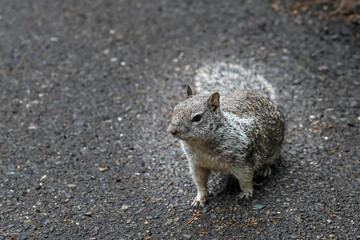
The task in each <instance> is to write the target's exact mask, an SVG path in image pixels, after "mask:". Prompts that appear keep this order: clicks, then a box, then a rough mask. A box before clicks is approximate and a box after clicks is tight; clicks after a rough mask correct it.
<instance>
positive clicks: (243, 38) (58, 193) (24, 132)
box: [0, 0, 360, 239]
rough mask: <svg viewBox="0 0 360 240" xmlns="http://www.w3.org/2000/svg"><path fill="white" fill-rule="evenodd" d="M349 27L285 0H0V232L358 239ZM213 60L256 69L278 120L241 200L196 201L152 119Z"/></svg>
mask: <svg viewBox="0 0 360 240" xmlns="http://www.w3.org/2000/svg"><path fill="white" fill-rule="evenodd" d="M274 4H275V5H274ZM359 32H360V31H359V28H358V26H357V25H354V24H346V23H345V22H341V21H334V20H331V19H319V18H318V17H317V15H316V14H311V12H310V14H308V13H307V12H301V11H300V12H299V14H291V13H289V12H288V11H287V9H286V2H282V3H275V2H273V1H261V0H254V1H250V0H249V1H245V0H242V1H175V0H172V1H170V0H162V1H140V0H124V1H113V0H104V1H87V2H85V1H40V0H39V1H35V0H27V1H25V0H24V1H19V0H3V1H1V2H0V239H44V238H48V239H360V223H359V221H360V217H359V210H360V209H359V199H360V196H359V195H360V194H359V192H360V148H359V145H360V144H359V143H360V138H359V125H360V94H359V92H360V91H359V89H360V86H359V85H360V79H359V76H360V43H359V39H358V38H357V37H356V36H357V33H359ZM214 61H220V62H229V63H246V65H247V66H252V65H256V66H260V68H261V73H262V74H263V75H264V77H265V78H266V79H267V80H268V81H269V82H270V83H271V84H272V85H273V87H274V88H275V90H276V96H277V99H276V101H277V103H278V104H279V105H280V106H281V108H282V110H283V112H284V114H285V116H286V123H287V132H286V140H285V143H284V147H283V150H282V153H281V157H280V159H279V160H278V161H277V163H276V164H275V166H274V168H273V175H272V176H271V178H269V179H266V180H264V181H261V182H259V184H258V185H259V186H257V187H256V189H255V194H254V197H253V198H252V199H250V200H249V201H243V202H237V201H236V199H235V198H236V194H237V193H238V192H239V191H240V190H239V189H235V190H234V191H228V192H225V193H223V194H220V195H218V196H215V197H213V198H210V199H209V202H208V204H207V207H206V208H205V209H204V211H201V212H200V211H195V210H194V209H192V208H191V207H190V203H191V201H192V199H193V198H194V197H195V194H196V189H195V186H194V184H193V182H192V180H191V176H190V174H189V172H188V166H187V162H186V159H185V158H184V156H183V155H182V152H181V149H180V147H179V143H178V142H177V140H175V139H173V138H172V137H171V136H170V135H169V134H168V133H166V132H165V129H166V127H167V125H168V124H169V122H170V118H171V112H172V109H173V107H174V106H175V104H176V103H178V102H180V101H182V100H183V99H184V97H185V93H186V88H185V84H186V83H188V82H190V83H192V80H193V77H194V75H195V74H196V69H198V68H199V67H201V66H202V65H203V64H204V63H206V62H214ZM220 178H221V176H219V175H213V177H212V178H211V180H210V183H209V186H210V190H211V191H215V190H216V189H217V188H218V180H219V179H220Z"/></svg>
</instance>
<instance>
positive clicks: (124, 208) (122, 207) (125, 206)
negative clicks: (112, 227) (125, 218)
mask: <svg viewBox="0 0 360 240" xmlns="http://www.w3.org/2000/svg"><path fill="white" fill-rule="evenodd" d="M129 208H130V206H129V205H125V204H124V205H122V206H121V210H124V211H126V210H128V209H129Z"/></svg>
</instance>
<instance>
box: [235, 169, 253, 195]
mask: <svg viewBox="0 0 360 240" xmlns="http://www.w3.org/2000/svg"><path fill="white" fill-rule="evenodd" d="M234 176H235V177H236V178H237V180H238V181H239V185H240V188H241V191H242V192H241V193H240V194H239V195H238V196H237V198H238V199H243V198H245V199H249V198H251V197H252V196H253V193H254V188H253V177H254V170H253V169H252V168H251V167H245V168H242V169H241V171H238V172H235V173H234Z"/></svg>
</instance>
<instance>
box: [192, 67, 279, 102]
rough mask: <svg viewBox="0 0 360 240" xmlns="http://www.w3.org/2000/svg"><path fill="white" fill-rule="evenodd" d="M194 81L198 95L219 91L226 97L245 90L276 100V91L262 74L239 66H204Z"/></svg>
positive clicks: (198, 71) (197, 72)
mask: <svg viewBox="0 0 360 240" xmlns="http://www.w3.org/2000/svg"><path fill="white" fill-rule="evenodd" d="M194 81H195V82H194V85H195V91H196V93H198V94H211V93H212V92H214V91H218V92H219V93H220V94H221V95H225V96H226V95H227V94H229V93H231V92H233V91H235V90H239V89H243V90H252V91H255V92H258V93H260V94H262V95H264V96H266V97H268V98H269V99H271V100H275V89H274V88H273V86H272V85H271V84H270V83H269V82H268V81H267V80H266V79H265V78H264V77H263V76H262V75H261V74H259V73H256V71H255V70H254V69H246V68H244V67H243V66H241V65H237V64H231V63H223V62H215V63H210V64H204V65H203V66H202V67H200V68H199V69H198V70H197V71H196V75H195V78H194Z"/></svg>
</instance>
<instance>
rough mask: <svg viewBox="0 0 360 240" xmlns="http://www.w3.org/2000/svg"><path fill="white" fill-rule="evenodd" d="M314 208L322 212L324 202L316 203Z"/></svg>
mask: <svg viewBox="0 0 360 240" xmlns="http://www.w3.org/2000/svg"><path fill="white" fill-rule="evenodd" d="M314 208H315V211H317V212H320V211H322V210H323V209H324V204H322V203H316V204H315V206H314Z"/></svg>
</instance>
